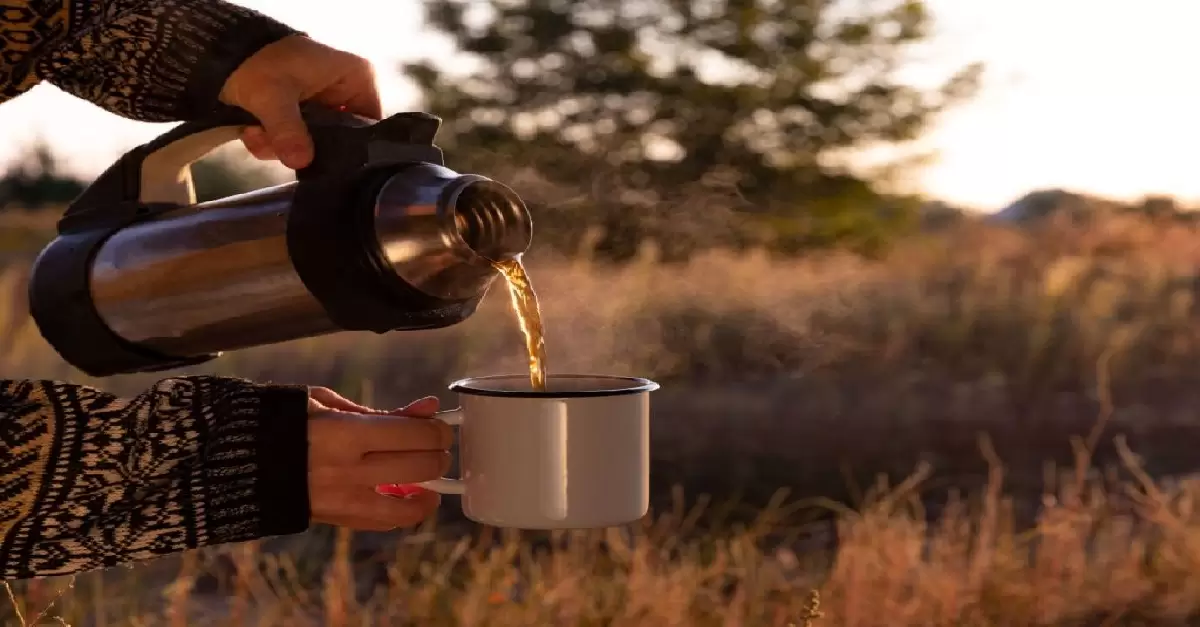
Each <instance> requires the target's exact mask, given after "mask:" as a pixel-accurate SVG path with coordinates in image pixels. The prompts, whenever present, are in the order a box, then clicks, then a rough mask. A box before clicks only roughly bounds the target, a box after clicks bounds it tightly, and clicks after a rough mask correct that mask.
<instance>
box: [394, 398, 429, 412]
mask: <svg viewBox="0 0 1200 627" xmlns="http://www.w3.org/2000/svg"><path fill="white" fill-rule="evenodd" d="M431 400H437V397H436V396H426V397H424V398H418V399H417V400H415V401H413V402H411V403H409V404H407V405H405V406H404V407H401V408H399V409H393V410H392V411H404V410H406V409H410V408H412V407H416V406H417V405H420V404H421V403H427V402H429V401H431Z"/></svg>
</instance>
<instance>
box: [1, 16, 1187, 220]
mask: <svg viewBox="0 0 1200 627" xmlns="http://www.w3.org/2000/svg"><path fill="white" fill-rule="evenodd" d="M239 4H243V5H245V6H248V7H251V8H254V9H257V10H259V11H262V12H264V13H266V14H268V15H271V16H273V17H275V18H277V19H280V20H282V21H284V22H287V23H289V24H291V25H292V26H294V27H296V28H299V29H302V30H305V31H307V32H308V33H309V34H310V35H312V36H313V37H315V38H317V39H319V40H321V41H324V42H325V43H328V44H330V45H333V46H336V47H339V48H343V49H346V50H350V51H353V52H356V53H358V54H360V55H363V56H365V57H367V58H369V59H371V60H372V61H373V62H375V63H376V65H377V67H378V68H379V74H380V76H381V80H382V89H383V92H384V104H385V108H386V109H387V110H389V111H397V110H401V109H404V108H406V107H407V106H409V105H410V104H411V102H412V100H411V98H412V97H413V94H412V92H411V91H410V90H408V89H407V88H406V86H405V85H404V84H403V83H402V82H401V81H400V80H399V79H398V78H396V75H395V72H393V71H392V68H394V67H395V66H396V64H397V62H398V61H400V60H402V59H408V58H413V57H415V56H416V55H418V54H420V53H423V52H425V51H428V50H430V49H438V48H436V47H435V48H431V46H439V45H440V44H438V42H437V41H436V40H432V39H431V38H430V37H429V36H427V35H425V34H422V31H421V24H420V17H419V3H417V2H408V1H403V2H397V1H395V0H338V2H336V3H325V2H297V1H296V0H241V1H240V2H239ZM930 4H931V5H932V6H933V8H934V12H935V16H936V17H937V19H938V28H939V33H938V39H937V41H936V44H935V46H934V56H932V57H931V58H930V61H929V62H930V63H931V67H939V66H946V65H949V64H958V63H965V62H969V61H974V60H981V61H984V62H985V63H986V64H987V65H988V66H989V74H988V79H987V84H986V85H985V89H984V92H983V93H982V94H981V96H980V97H979V98H978V99H977V100H976V101H975V102H974V103H973V104H970V105H968V106H966V107H964V108H962V109H961V110H959V111H957V112H956V113H953V114H951V115H949V116H947V117H946V118H945V119H944V120H943V121H942V123H941V124H940V125H939V127H938V128H937V129H936V131H935V132H934V133H933V134H932V135H931V136H930V137H929V139H928V144H929V146H930V147H932V148H934V149H936V150H937V151H938V152H939V153H940V155H941V156H940V159H939V160H938V161H937V162H936V163H934V164H932V165H930V166H929V167H927V168H926V169H925V170H924V171H923V172H921V178H920V180H919V181H918V184H919V186H920V187H921V188H923V189H924V190H925V191H926V192H928V193H930V194H931V195H934V196H938V197H941V198H943V199H946V200H949V201H951V202H956V203H960V204H964V205H968V206H973V207H976V208H979V209H984V210H994V209H998V208H1000V207H1002V206H1003V205H1005V204H1007V203H1009V202H1011V201H1012V200H1014V199H1016V198H1017V197H1019V196H1020V195H1022V194H1024V193H1025V192H1027V191H1030V190H1032V189H1037V188H1045V187H1064V188H1067V189H1071V190H1075V191H1083V192H1092V193H1096V194H1101V195H1106V196H1115V197H1121V198H1136V197H1138V196H1141V195H1144V194H1147V193H1165V194H1172V195H1176V196H1180V197H1183V198H1185V199H1190V200H1200V117H1198V114H1197V112H1200V81H1198V79H1195V78H1191V79H1189V78H1187V77H1189V76H1190V77H1195V76H1197V75H1200V73H1198V72H1197V69H1196V64H1197V63H1200V37H1197V36H1196V35H1195V33H1196V32H1197V30H1198V29H1200V2H1197V1H1196V0H1136V2H1135V1H1134V0H931V2H930ZM331 6H335V7H337V11H336V12H330V10H329V8H330V7H331ZM435 113H436V112H435ZM0 128H2V129H3V132H4V139H5V140H6V141H5V142H3V145H0V160H8V159H11V158H12V157H13V156H14V155H15V154H16V153H17V152H18V151H19V150H20V148H21V146H22V145H23V144H24V143H25V142H28V141H31V140H33V139H34V138H35V137H36V136H41V137H44V138H46V139H47V140H48V141H49V142H50V143H51V144H52V145H53V146H54V147H55V148H56V149H57V150H58V151H59V152H60V153H61V154H62V155H63V156H64V157H66V158H68V159H69V160H70V162H71V167H72V168H73V169H75V170H76V171H77V172H80V173H83V174H94V173H96V172H97V171H99V170H100V169H101V168H103V167H104V166H106V165H107V164H108V163H109V162H110V161H111V160H113V159H114V158H115V157H117V156H118V155H119V154H120V153H121V152H122V151H123V150H125V149H127V148H129V147H131V146H133V145H135V144H137V143H140V142H142V141H146V140H148V139H150V138H152V137H154V136H156V135H158V134H159V133H161V132H163V131H164V130H166V128H168V126H166V125H154V124H145V123H139V122H133V121H130V120H123V119H120V118H117V117H116V116H113V115H111V114H108V113H106V112H104V111H101V110H99V109H97V108H95V107H93V106H92V105H90V104H87V103H84V102H81V101H79V100H76V99H74V98H72V97H70V96H67V95H65V94H63V93H61V92H58V91H57V90H56V89H54V88H53V87H50V86H46V85H43V86H39V87H38V88H36V89H35V90H34V91H33V92H31V93H29V94H27V95H25V96H23V97H21V98H18V99H16V100H14V101H12V102H9V103H7V104H5V105H3V106H0ZM84 135H87V136H89V141H82V139H81V138H82V137H83V136H84Z"/></svg>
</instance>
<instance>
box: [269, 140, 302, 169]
mask: <svg viewBox="0 0 1200 627" xmlns="http://www.w3.org/2000/svg"><path fill="white" fill-rule="evenodd" d="M275 152H276V153H278V154H279V159H280V160H281V161H284V162H287V163H291V164H296V165H300V164H304V165H307V162H308V148H307V147H306V146H305V145H304V142H302V141H299V140H284V141H281V142H279V145H278V146H276V147H275Z"/></svg>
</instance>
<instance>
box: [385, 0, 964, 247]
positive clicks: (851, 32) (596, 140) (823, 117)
mask: <svg viewBox="0 0 1200 627" xmlns="http://www.w3.org/2000/svg"><path fill="white" fill-rule="evenodd" d="M425 6H426V16H427V20H428V21H429V23H430V24H431V25H432V26H433V27H434V28H436V29H438V30H439V31H441V32H442V33H445V34H447V35H448V36H449V37H450V38H451V39H453V40H454V42H455V43H456V44H457V47H458V48H459V49H460V50H461V51H464V52H466V53H469V54H472V55H474V56H475V57H476V61H477V62H478V67H477V69H476V70H475V71H473V72H471V73H469V74H467V75H465V76H453V75H450V74H448V73H446V72H444V71H443V70H442V69H441V68H439V67H438V66H437V64H435V63H434V62H433V61H431V60H426V61H422V62H419V63H413V64H409V65H406V66H405V68H404V71H405V73H406V74H407V75H408V76H409V77H410V78H411V79H413V80H414V81H415V82H416V83H417V85H418V86H419V87H420V88H421V89H422V90H423V93H424V94H425V97H426V99H427V102H426V106H427V108H428V110H430V111H433V112H435V113H437V114H438V115H440V116H442V117H443V118H445V120H446V124H445V126H444V130H443V133H442V135H441V136H440V139H439V141H440V142H441V143H442V144H443V145H445V146H446V147H447V148H455V149H458V152H457V153H456V154H455V155H454V158H455V163H456V164H458V165H459V166H460V167H461V166H470V167H471V168H474V169H477V170H483V169H484V168H487V167H503V166H504V165H506V164H512V163H519V164H520V165H524V166H530V167H533V168H535V169H537V170H538V171H539V172H540V173H542V174H543V175H545V176H547V177H549V178H551V179H552V180H554V181H555V182H559V183H574V184H583V185H586V184H587V182H588V181H589V180H590V179H591V178H592V177H594V176H595V175H596V174H597V173H598V172H600V171H610V172H611V171H615V172H618V173H619V176H620V179H621V181H622V183H623V184H624V185H628V186H632V187H633V188H635V189H639V190H656V191H659V192H661V191H662V190H676V189H679V188H681V187H682V186H684V185H690V184H694V183H695V182H697V181H702V180H704V178H705V177H706V176H710V175H713V174H716V175H717V176H718V178H721V179H722V180H727V179H728V178H729V177H731V176H732V177H733V178H734V179H735V184H736V188H737V190H738V194H739V196H740V197H741V198H742V199H743V200H744V201H745V202H744V203H743V206H744V209H746V210H747V211H748V212H749V213H751V214H759V215H769V216H770V222H771V225H770V226H771V228H772V229H775V230H776V231H777V232H778V229H780V228H783V230H784V232H786V233H789V234H787V235H785V236H781V237H782V238H783V239H784V240H787V242H788V243H787V244H786V245H787V246H799V247H804V246H809V245H820V244H821V243H825V242H829V241H833V240H838V239H840V238H841V236H842V235H844V234H845V233H847V232H855V233H866V234H867V235H866V236H865V239H866V240H872V241H874V240H875V239H877V238H875V237H874V236H873V235H870V232H871V231H874V230H878V229H880V228H893V227H895V226H896V225H899V224H903V223H906V222H907V220H905V219H899V220H897V218H898V217H899V218H903V216H900V215H899V214H901V213H903V212H904V210H905V207H907V205H909V204H911V203H903V202H901V203H889V202H888V201H887V200H886V199H884V198H883V197H882V196H881V194H880V193H879V192H878V191H877V190H876V187H877V186H875V185H873V183H872V182H871V181H868V180H865V179H864V178H863V177H862V176H860V175H856V174H854V173H852V172H850V171H849V170H848V169H847V168H845V167H840V166H838V165H835V164H834V163H833V160H832V159H830V157H835V156H837V155H844V154H845V153H846V152H847V151H850V150H853V149H859V148H867V147H874V146H878V145H894V144H898V143H903V142H907V141H909V140H913V139H916V138H917V137H919V136H920V134H921V133H922V131H924V130H925V129H926V128H927V127H928V125H929V123H930V122H931V121H932V120H933V119H934V117H935V116H936V115H937V114H938V113H940V112H942V111H943V110H945V109H946V108H947V107H949V106H952V105H953V104H955V103H957V102H959V101H961V100H962V99H964V98H965V97H967V96H969V95H971V94H972V93H973V91H974V89H975V86H976V84H977V78H978V75H979V71H980V67H979V66H978V65H971V66H967V67H965V68H963V69H961V70H960V71H958V72H956V73H954V74H953V76H951V77H950V78H949V79H948V80H946V81H944V82H943V83H941V84H940V85H938V86H936V87H934V88H931V89H919V88H916V87H913V86H910V85H907V84H905V83H904V82H903V81H902V80H901V79H900V77H899V70H900V68H901V67H902V66H903V65H904V63H905V61H906V60H908V58H909V53H910V51H911V50H912V49H913V48H914V46H915V45H916V44H919V43H921V42H922V41H924V40H926V39H927V38H928V35H929V31H930V22H931V20H930V17H929V14H928V10H927V8H926V6H925V3H924V2H923V1H922V0H881V1H878V2H872V1H870V0H863V1H858V0H855V1H853V2H851V1H848V0H843V1H836V0H490V1H485V2H478V1H476V0H427V1H426V3H425ZM608 191H609V193H611V192H612V190H611V189H609V190H608ZM608 204H609V205H611V206H612V207H611V208H612V209H613V210H610V211H604V212H601V213H600V214H599V215H593V216H590V219H589V220H587V221H586V222H587V223H588V225H590V226H595V225H597V224H600V225H602V226H603V225H607V228H606V229H605V230H606V231H607V233H606V235H605V238H607V239H608V240H611V241H610V244H611V245H610V246H609V248H610V249H614V250H612V251H611V252H615V249H616V248H621V249H628V248H629V246H628V245H627V240H629V239H630V238H633V239H637V238H638V237H640V236H643V235H651V236H653V235H654V234H655V233H654V231H655V230H656V229H655V228H653V227H647V226H646V224H645V223H646V220H643V219H641V216H642V214H643V211H642V210H636V209H632V208H631V207H629V206H628V205H627V204H625V203H608ZM652 204H653V203H651V205H652ZM885 204H890V205H891V206H888V207H881V205H885ZM643 206H645V204H643ZM614 211H615V213H614ZM579 217H580V216H572V218H579ZM650 222H651V223H657V224H660V225H661V224H664V223H665V222H664V220H662V219H657V218H655V219H652V220H650ZM618 223H619V224H622V225H625V227H621V228H633V229H640V232H638V233H624V234H621V233H614V232H613V231H614V229H618V227H616V226H614V224H618ZM634 225H636V226H634ZM580 226H581V227H582V226H585V225H584V224H580ZM618 230H619V229H618ZM659 235H660V236H661V237H660V239H675V238H673V237H672V236H669V235H667V234H662V233H660V234H659ZM601 248H605V246H603V245H602V246H601Z"/></svg>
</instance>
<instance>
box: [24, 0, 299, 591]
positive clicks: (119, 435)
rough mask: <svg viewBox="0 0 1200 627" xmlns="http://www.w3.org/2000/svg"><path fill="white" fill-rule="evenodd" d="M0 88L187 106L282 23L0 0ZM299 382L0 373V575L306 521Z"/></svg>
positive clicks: (168, 114)
mask: <svg viewBox="0 0 1200 627" xmlns="http://www.w3.org/2000/svg"><path fill="white" fill-rule="evenodd" d="M0 25H2V27H0V102H3V101H5V100H9V99H11V98H14V97H16V96H18V95H20V94H22V93H24V92H25V91H27V90H28V89H30V88H31V87H33V86H34V85H35V84H37V83H38V82H40V81H47V82H49V83H52V84H54V85H56V86H58V87H59V88H61V89H63V90H65V91H67V92H69V93H71V94H74V95H75V96H78V97H80V98H84V99H86V100H88V101H90V102H93V103H95V104H97V105H99V106H101V107H104V108H105V109H107V110H109V111H112V112H114V113H116V114H119V115H122V116H125V117H130V118H135V119H140V120H149V121H174V120H183V119H191V118H194V117H197V116H199V115H202V114H203V113H204V111H206V110H208V109H210V108H212V107H213V106H214V105H215V104H216V99H217V95H218V94H219V93H220V89H221V86H222V85H223V83H224V80H225V78H226V77H227V76H228V75H229V74H230V73H232V71H233V70H234V69H235V68H236V67H237V66H238V65H240V64H241V63H242V61H244V60H245V59H246V58H248V57H249V56H250V55H252V54H254V53H255V52H257V51H258V50H259V49H261V48H262V47H263V46H265V45H267V44H269V43H271V42H274V41H276V40H278V39H281V38H282V37H284V36H286V35H288V34H291V33H293V32H294V31H292V30H291V29H289V28H288V27H286V26H283V25H281V24H279V23H278V22H275V21H273V20H271V19H269V18H267V17H265V16H263V15H260V14H258V13H256V12H253V11H250V10H248V9H245V8H242V7H239V6H236V5H233V4H227V3H224V2H219V1H213V0H30V1H26V2H20V1H13V0H8V1H6V2H4V3H3V4H0ZM307 406H308V392H307V388H305V387H304V386H283V385H263V384H257V383H253V382H250V381H245V380H241V379H234V378H226V377H177V378H171V379H164V380H162V381H160V382H159V383H157V384H156V385H154V386H153V387H152V388H151V389H149V390H146V391H145V392H143V393H141V394H139V395H137V396H135V397H133V398H117V397H115V396H113V395H110V394H107V393H105V392H102V391H100V390H97V389H93V388H90V387H86V386H79V385H72V384H69V383H63V382H57V381H15V380H0V579H18V578H28V577H40V576H51V575H63V574H68V573H74V572H79V571H84V570H90V569H95V568H101V567H105V566H111V565H116V564H121V563H127V562H132V561H139V560H145V559H148V558H152V557H155V556H159V555H164V554H168V553H173V552H178V551H183V550H186V549H190V548H197V547H202V546H210V545H215V544H221V543H227V542H239V541H245V540H251V539H255V538H261V537H264V536H271V535H282V534H288V533H298V532H301V531H304V530H305V529H306V528H307V527H308V525H309V502H308V488H307V461H308V459H307V458H308V441H307V438H308V436H307V420H306V415H307Z"/></svg>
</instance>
